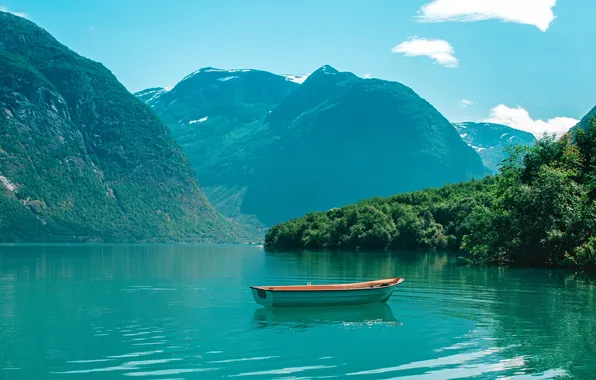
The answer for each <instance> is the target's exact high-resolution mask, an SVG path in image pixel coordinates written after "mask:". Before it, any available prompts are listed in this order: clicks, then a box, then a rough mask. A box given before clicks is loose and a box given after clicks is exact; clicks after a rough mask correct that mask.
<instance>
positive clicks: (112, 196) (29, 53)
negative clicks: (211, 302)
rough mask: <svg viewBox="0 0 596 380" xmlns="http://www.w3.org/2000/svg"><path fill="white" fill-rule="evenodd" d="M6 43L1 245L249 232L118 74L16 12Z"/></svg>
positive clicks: (1, 31) (0, 92)
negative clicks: (229, 216) (220, 204)
mask: <svg viewBox="0 0 596 380" xmlns="http://www.w3.org/2000/svg"><path fill="white" fill-rule="evenodd" d="M0 46H1V47H2V49H1V50H0V204H1V207H0V209H1V210H2V213H1V214H0V241H223V240H225V241H230V240H239V239H241V236H240V234H239V233H238V232H237V231H235V229H234V228H232V227H231V225H230V224H229V223H228V222H227V221H226V220H225V219H224V218H223V217H222V216H221V215H220V214H219V213H217V212H216V211H215V210H214V209H213V207H212V206H211V205H210V204H209V202H208V201H207V199H206V198H205V196H204V195H203V193H202V192H201V190H200V189H199V187H198V184H197V181H196V178H195V176H194V173H193V171H192V169H191V167H190V164H189V162H188V160H187V159H186V157H185V156H184V154H183V153H182V151H181V149H180V147H179V146H178V144H177V143H176V142H174V140H173V139H172V138H171V136H170V133H169V131H168V129H167V127H166V126H165V125H164V124H163V123H162V122H161V121H160V120H159V119H158V118H157V116H156V115H155V114H154V113H153V112H152V111H151V109H150V108H149V107H147V106H146V105H145V104H143V103H142V102H140V101H139V100H138V99H136V98H135V97H134V96H133V95H131V94H130V93H129V92H128V91H127V90H126V89H125V88H124V87H123V86H122V85H121V84H120V83H119V82H118V81H117V80H116V78H115V77H114V76H113V75H112V73H111V72H110V71H109V70H107V69H106V68H105V67H104V66H102V65H101V64H100V63H97V62H94V61H91V60H89V59H86V58H84V57H81V56H79V55H78V54H76V53H74V52H73V51H71V50H69V49H68V48H66V47H65V46H64V45H61V44H60V43H59V42H57V41H56V40H55V39H54V38H53V37H52V36H51V35H50V34H48V33H47V32H46V31H44V30H43V29H41V28H39V27H37V26H36V25H35V24H33V23H32V22H30V21H28V20H26V19H24V18H20V17H17V16H14V15H12V14H9V13H5V12H0Z"/></svg>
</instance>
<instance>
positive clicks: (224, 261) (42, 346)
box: [0, 245, 596, 380]
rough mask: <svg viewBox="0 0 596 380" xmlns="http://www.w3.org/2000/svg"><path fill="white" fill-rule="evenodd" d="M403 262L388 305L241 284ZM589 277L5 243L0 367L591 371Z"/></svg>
mask: <svg viewBox="0 0 596 380" xmlns="http://www.w3.org/2000/svg"><path fill="white" fill-rule="evenodd" d="M396 275H398V276H403V277H404V278H405V280H406V281H405V282H404V283H403V284H401V285H399V286H398V288H397V290H396V292H395V293H394V295H393V296H392V298H391V299H390V300H389V302H388V303H387V304H386V305H385V304H382V305H369V306H361V307H351V308H345V307H341V308H320V309H316V308H315V309H296V310H291V309H285V310H281V309H279V310H277V309H271V310H269V309H263V308H261V307H259V306H257V305H256V304H255V303H254V301H253V299H252V296H251V293H250V291H249V288H248V286H249V285H269V284H294V283H297V284H305V283H306V282H312V283H313V284H315V283H324V282H346V281H360V280H371V279H377V278H384V277H392V276H396ZM595 289H596V287H595V285H594V283H593V282H592V281H591V280H590V279H589V278H584V277H582V276H580V275H577V274H573V273H570V272H560V271H548V270H525V269H499V268H468V267H463V266H458V265H457V260H456V258H455V257H451V256H449V255H447V254H442V253H393V254H378V255H371V254H328V253H304V254H291V253H283V254H267V253H265V252H264V251H263V250H262V248H258V247H241V246H98V245H95V246H83V245H81V246H0V379H3V380H13V379H15V380H16V379H19V380H21V379H119V378H122V379H126V378H140V379H210V378H228V377H240V378H246V379H261V378H266V379H270V378H280V379H281V378H284V379H296V378H313V379H317V378H319V379H320V378H335V377H339V378H352V379H355V380H358V379H388V378H402V379H439V380H440V379H458V378H486V379H494V378H498V377H502V378H511V379H535V378H556V377H565V378H567V377H569V378H580V379H590V378H596V347H595V346H596V344H595V342H596V292H595Z"/></svg>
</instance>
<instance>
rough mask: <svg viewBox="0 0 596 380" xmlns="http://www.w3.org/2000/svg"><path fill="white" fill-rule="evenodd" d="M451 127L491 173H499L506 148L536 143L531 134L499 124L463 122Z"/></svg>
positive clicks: (505, 154)
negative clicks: (472, 149) (476, 153)
mask: <svg viewBox="0 0 596 380" xmlns="http://www.w3.org/2000/svg"><path fill="white" fill-rule="evenodd" d="M453 126H454V127H455V129H457V131H458V132H459V135H460V136H461V138H462V139H463V140H464V141H465V142H466V143H467V144H468V145H469V146H471V147H472V148H474V150H475V151H476V152H478V154H479V155H480V158H481V159H482V162H483V163H484V166H486V167H487V168H489V169H490V170H491V171H492V172H493V173H497V172H498V171H499V164H500V163H501V162H502V161H503V160H504V159H505V158H506V157H507V152H506V150H505V148H506V147H508V146H510V145H525V146H532V145H534V143H535V142H536V138H535V137H534V135H533V134H531V133H529V132H524V131H520V130H518V129H514V128H511V127H507V126H505V125H501V124H493V123H472V122H465V123H454V124H453Z"/></svg>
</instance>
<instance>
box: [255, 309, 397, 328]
mask: <svg viewBox="0 0 596 380" xmlns="http://www.w3.org/2000/svg"><path fill="white" fill-rule="evenodd" d="M253 322H254V324H255V326H256V327H257V328H265V327H287V328H299V329H306V328H309V327H316V326H318V325H329V324H339V325H350V326H358V325H370V324H386V325H389V326H401V322H399V321H398V320H397V319H396V318H395V316H394V315H393V312H392V310H391V308H390V307H389V305H387V304H386V303H377V304H370V305H357V306H330V307H288V308H268V307H267V308H259V309H257V310H255V312H254V314H253Z"/></svg>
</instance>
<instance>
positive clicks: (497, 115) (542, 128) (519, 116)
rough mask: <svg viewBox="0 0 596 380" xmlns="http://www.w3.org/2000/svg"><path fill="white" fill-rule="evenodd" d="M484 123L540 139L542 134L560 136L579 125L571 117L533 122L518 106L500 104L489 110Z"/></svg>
mask: <svg viewBox="0 0 596 380" xmlns="http://www.w3.org/2000/svg"><path fill="white" fill-rule="evenodd" d="M485 122H487V123H497V124H503V125H507V126H509V127H511V128H515V129H519V130H522V131H526V132H530V133H532V134H533V135H534V136H536V137H537V138H540V137H542V135H543V134H544V132H546V133H548V134H549V135H551V134H553V133H554V134H555V135H557V136H561V135H563V134H564V133H565V132H567V131H568V130H569V129H570V128H571V127H573V126H574V125H576V124H577V123H579V120H576V119H573V118H571V117H554V118H552V119H548V120H546V121H544V120H534V119H532V118H531V117H530V114H529V113H528V111H526V110H525V109H523V108H522V107H520V106H517V108H509V107H507V106H506V105H504V104H500V105H498V106H496V107H494V108H493V109H491V110H490V117H489V118H488V119H486V120H485Z"/></svg>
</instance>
